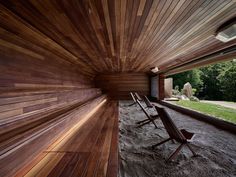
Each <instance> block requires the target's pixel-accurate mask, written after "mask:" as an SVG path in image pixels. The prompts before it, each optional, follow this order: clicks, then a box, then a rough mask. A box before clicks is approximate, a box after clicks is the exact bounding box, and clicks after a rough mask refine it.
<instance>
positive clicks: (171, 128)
mask: <svg viewBox="0 0 236 177" xmlns="http://www.w3.org/2000/svg"><path fill="white" fill-rule="evenodd" d="M155 108H156V110H157V112H158V115H159V116H160V118H161V121H162V123H163V125H164V127H165V129H166V131H167V133H168V134H169V136H170V138H173V139H175V140H176V141H178V142H181V143H183V142H186V141H187V139H186V138H185V137H184V135H183V134H182V133H181V131H180V130H179V129H178V128H177V127H176V125H175V124H174V122H173V121H172V119H171V118H170V115H169V114H168V113H167V111H166V110H165V109H164V108H161V107H158V106H155Z"/></svg>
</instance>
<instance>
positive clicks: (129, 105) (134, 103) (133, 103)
mask: <svg viewBox="0 0 236 177" xmlns="http://www.w3.org/2000/svg"><path fill="white" fill-rule="evenodd" d="M135 104H136V103H135V102H134V103H132V104H129V105H128V106H133V105H135Z"/></svg>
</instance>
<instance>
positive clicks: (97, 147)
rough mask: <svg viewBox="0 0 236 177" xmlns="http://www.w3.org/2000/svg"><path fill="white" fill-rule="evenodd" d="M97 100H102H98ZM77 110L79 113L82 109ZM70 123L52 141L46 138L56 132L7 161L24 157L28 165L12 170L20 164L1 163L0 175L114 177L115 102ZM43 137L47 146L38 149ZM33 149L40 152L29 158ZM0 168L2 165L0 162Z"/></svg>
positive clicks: (116, 106)
mask: <svg viewBox="0 0 236 177" xmlns="http://www.w3.org/2000/svg"><path fill="white" fill-rule="evenodd" d="M100 99H102V98H98V100H100ZM98 100H97V101H93V104H91V106H89V108H90V110H93V109H92V107H94V108H96V106H98V105H99V102H98ZM100 101H101V100H100ZM100 103H101V102H100ZM89 105H90V104H89ZM79 110H80V111H81V110H82V108H80V109H79ZM86 110H88V109H87V108H86ZM77 111H78V110H77ZM77 111H75V112H74V111H72V112H73V113H72V112H71V114H73V115H74V116H75V117H76V114H78V113H79V114H80V115H81V112H77ZM70 116H72V115H70ZM70 116H65V120H66V119H70ZM80 117H81V116H80ZM70 121H71V120H70ZM73 123H74V126H73V128H71V129H69V130H67V131H66V132H64V133H61V134H60V136H59V137H58V138H57V139H56V140H55V139H54V141H52V140H51V139H50V138H52V136H55V134H56V133H57V132H58V131H56V129H52V131H48V133H47V134H46V136H41V137H40V138H38V139H37V141H34V142H31V143H30V144H31V146H30V147H28V148H27V145H26V146H25V147H24V148H23V151H19V152H18V151H17V153H16V154H15V153H14V155H13V156H12V157H11V158H10V159H12V158H20V159H22V158H24V157H25V158H26V156H25V155H26V154H27V155H28V156H29V158H26V159H28V163H25V164H24V166H23V167H21V168H18V169H17V170H16V168H14V166H15V165H17V164H16V163H20V162H19V161H17V162H12V163H11V162H10V159H9V158H8V159H7V160H8V162H6V161H5V168H3V169H1V172H3V173H1V174H7V173H6V172H8V174H7V175H9V174H11V175H16V176H24V175H28V176H35V175H38V176H60V175H62V176H92V175H95V176H107V177H112V176H117V174H118V103H117V102H115V101H113V102H112V101H108V102H106V103H103V104H102V105H100V106H99V108H97V109H96V110H94V111H93V112H89V111H85V112H84V114H83V117H81V118H80V119H79V121H78V119H77V120H76V121H74V122H73ZM62 125H63V124H60V126H59V127H60V128H64V127H63V126H62ZM59 127H57V128H59ZM50 134H51V135H50ZM45 138H46V139H47V140H48V141H49V142H50V144H51V145H50V146H49V147H48V148H46V149H45V148H44V149H43V150H42V148H40V146H41V145H42V144H41V141H43V142H44V141H45ZM37 147H38V148H39V149H40V150H41V152H40V153H38V154H37V155H36V154H34V155H30V153H33V151H34V150H35V149H36V148H37ZM44 147H45V146H44ZM20 153H23V155H21V154H20ZM32 159H33V160H32ZM0 163H1V162H0ZM1 165H4V162H3V161H2V164H1ZM8 169H13V171H12V172H11V173H9V171H8ZM2 170H3V171H2ZM0 176H1V175H0ZM3 176H4V175H3Z"/></svg>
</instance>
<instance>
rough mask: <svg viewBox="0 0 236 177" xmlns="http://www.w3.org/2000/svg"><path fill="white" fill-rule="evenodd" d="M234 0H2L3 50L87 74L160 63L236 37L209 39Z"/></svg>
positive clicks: (233, 10) (233, 8)
mask: <svg viewBox="0 0 236 177" xmlns="http://www.w3.org/2000/svg"><path fill="white" fill-rule="evenodd" d="M235 16H236V1H235V0H7V1H6V0H2V1H1V3H0V36H1V37H0V52H4V53H9V54H14V53H15V54H21V55H26V56H28V57H32V58H35V59H41V60H43V59H44V58H45V57H54V58H58V60H60V61H61V62H70V63H72V64H75V65H77V66H78V70H80V71H81V72H83V73H85V74H87V75H95V74H98V73H110V72H146V71H148V70H149V69H150V67H153V66H158V67H159V68H160V69H161V70H164V69H167V68H169V67H171V66H172V67H173V66H175V65H178V64H180V63H182V62H184V61H188V60H191V59H192V58H195V57H199V56H202V55H206V54H209V53H212V52H213V51H215V50H220V49H223V48H225V47H228V46H232V45H235V44H236V40H234V41H232V42H229V43H223V42H220V41H218V40H216V39H215V38H214V34H215V31H216V30H217V28H218V27H219V26H220V25H222V24H223V23H224V22H225V21H227V20H229V19H231V18H233V17H235Z"/></svg>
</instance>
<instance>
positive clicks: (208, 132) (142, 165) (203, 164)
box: [119, 101, 236, 177]
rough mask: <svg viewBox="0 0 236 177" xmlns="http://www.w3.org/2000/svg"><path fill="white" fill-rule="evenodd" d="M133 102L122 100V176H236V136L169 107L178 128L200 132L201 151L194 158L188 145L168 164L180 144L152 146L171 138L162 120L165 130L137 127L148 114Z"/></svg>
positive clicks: (197, 148) (197, 145)
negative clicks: (132, 104)
mask: <svg viewBox="0 0 236 177" xmlns="http://www.w3.org/2000/svg"><path fill="white" fill-rule="evenodd" d="M130 103H131V102H129V101H121V102H120V103H119V104H120V107H119V114H120V120H119V128H120V134H119V150H120V172H119V177H146V176H147V177H149V176H150V177H154V176H164V177H177V176H179V177H221V176H230V177H232V176H236V135H234V134H230V133H228V132H226V131H223V130H220V129H218V128H216V127H214V126H212V125H209V124H206V123H205V122H201V121H198V120H195V119H192V118H190V117H189V116H186V115H183V114H181V113H178V112H176V111H173V110H171V109H168V108H166V109H167V110H168V113H169V114H170V115H171V117H172V119H173V121H174V122H175V124H176V125H177V127H178V128H180V129H181V128H185V129H186V130H188V131H190V132H194V133H195V134H196V135H195V137H194V139H193V143H192V147H193V149H194V150H195V152H196V153H197V154H198V156H197V157H192V154H191V152H190V151H189V149H187V148H186V147H184V148H183V149H182V150H181V151H180V153H179V154H178V156H177V158H175V159H174V160H173V161H171V162H168V163H166V162H165V159H166V158H167V157H168V156H169V155H170V154H171V153H172V152H173V150H175V149H176V148H177V146H178V145H179V144H178V143H172V142H171V141H170V142H167V143H165V144H163V145H161V146H158V147H157V148H156V149H155V150H153V149H152V148H151V145H153V144H156V143H158V142H160V141H162V140H164V139H165V138H168V135H167V133H166V131H165V129H164V127H163V125H162V123H161V120H157V121H156V122H157V124H158V126H159V127H161V129H155V128H154V126H153V125H152V124H148V125H145V126H143V127H142V128H137V125H136V124H135V122H136V121H139V120H143V119H145V118H146V117H145V115H144V114H143V113H142V111H141V109H140V108H139V107H138V106H131V107H128V106H127V105H129V104H130ZM149 113H150V114H155V113H156V112H155V110H150V111H149ZM160 136H161V137H160Z"/></svg>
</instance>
